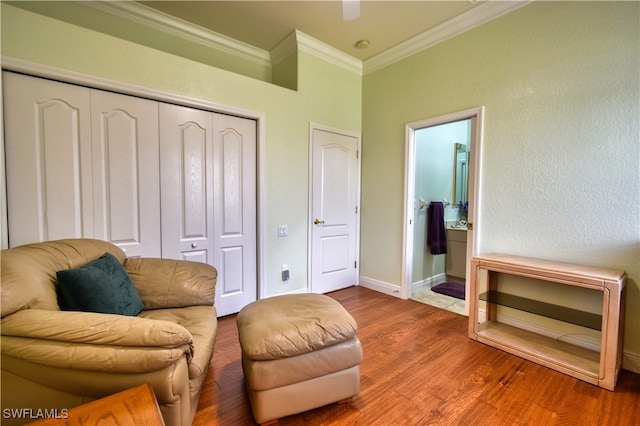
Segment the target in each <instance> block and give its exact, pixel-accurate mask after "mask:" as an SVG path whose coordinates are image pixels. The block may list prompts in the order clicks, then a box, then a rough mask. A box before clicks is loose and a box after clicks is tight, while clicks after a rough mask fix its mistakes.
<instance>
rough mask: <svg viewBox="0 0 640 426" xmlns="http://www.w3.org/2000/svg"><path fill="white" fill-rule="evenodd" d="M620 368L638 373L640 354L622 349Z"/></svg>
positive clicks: (639, 372) (639, 370)
mask: <svg viewBox="0 0 640 426" xmlns="http://www.w3.org/2000/svg"><path fill="white" fill-rule="evenodd" d="M622 368H623V369H624V370H628V371H633V372H634V373H638V374H640V354H634V353H631V352H625V351H622Z"/></svg>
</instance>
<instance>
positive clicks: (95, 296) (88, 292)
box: [56, 253, 143, 316]
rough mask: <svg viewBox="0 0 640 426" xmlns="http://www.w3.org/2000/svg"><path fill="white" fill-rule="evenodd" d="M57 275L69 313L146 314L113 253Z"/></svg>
mask: <svg viewBox="0 0 640 426" xmlns="http://www.w3.org/2000/svg"><path fill="white" fill-rule="evenodd" d="M56 275H57V277H58V291H59V292H60V296H62V300H63V302H64V304H63V309H65V310H70V311H84V312H100V313H103V314H119V315H130V316H136V315H138V314H139V313H140V312H142V309H143V305H142V301H141V300H140V295H138V292H137V290H136V288H135V287H134V286H133V282H132V281H131V278H130V277H129V274H128V273H127V271H126V270H125V269H124V267H123V266H122V265H121V264H120V262H119V261H118V259H116V257H115V256H113V255H112V254H111V253H105V254H103V255H102V256H100V257H99V258H98V259H96V260H92V261H91V262H89V263H87V264H86V265H84V266H82V267H80V268H75V269H66V270H62V271H58V272H57V273H56Z"/></svg>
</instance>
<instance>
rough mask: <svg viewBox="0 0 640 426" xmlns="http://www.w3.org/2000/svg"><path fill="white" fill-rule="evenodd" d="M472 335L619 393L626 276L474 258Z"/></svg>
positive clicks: (522, 260) (501, 258)
mask: <svg viewBox="0 0 640 426" xmlns="http://www.w3.org/2000/svg"><path fill="white" fill-rule="evenodd" d="M471 269H472V270H471V271H470V272H471V273H470V275H471V282H470V295H469V337H470V338H471V339H474V340H477V341H479V342H482V343H485V344H487V345H489V346H493V347H495V348H498V349H502V350H504V351H506V352H509V353H511V354H514V355H518V356H520V357H522V358H525V359H527V360H529V361H533V362H536V363H538V364H541V365H544V366H546V367H549V368H552V369H554V370H557V371H560V372H562V373H565V374H568V375H570V376H573V377H575V378H578V379H580V380H584V381H585V382H588V383H591V384H594V385H597V386H600V387H603V388H605V389H608V390H614V388H615V385H616V381H617V378H618V374H619V372H620V366H621V363H622V336H623V332H624V327H623V326H624V304H625V292H624V289H625V284H626V277H627V275H626V273H625V272H624V271H618V270H611V269H604V268H595V267H590V266H584V265H574V264H569V263H561V262H555V261H547V260H539V259H531V258H526V257H518V256H511V255H504V254H487V255H481V256H477V257H474V258H473V259H472V260H471Z"/></svg>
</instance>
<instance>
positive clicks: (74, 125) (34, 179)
mask: <svg viewBox="0 0 640 426" xmlns="http://www.w3.org/2000/svg"><path fill="white" fill-rule="evenodd" d="M3 87H4V95H3V96H4V115H5V154H6V173H7V213H8V229H9V247H15V246H17V245H21V244H26V243H32V242H38V241H46V240H54V239H60V238H83V237H85V238H86V237H93V236H94V231H93V197H92V175H91V130H90V114H89V110H90V95H89V89H86V88H82V87H78V86H74V85H69V84H64V83H57V82H52V81H49V80H44V79H37V78H32V77H27V76H23V75H19V74H14V73H10V72H4V73H3Z"/></svg>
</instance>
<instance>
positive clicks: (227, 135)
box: [213, 114, 258, 316]
mask: <svg viewBox="0 0 640 426" xmlns="http://www.w3.org/2000/svg"><path fill="white" fill-rule="evenodd" d="M256 150H257V147H256V122H255V121H254V120H250V119H245V118H240V117H233V116H230V115H224V114H213V152H214V153H213V156H214V158H216V159H217V160H216V161H214V162H213V165H214V169H213V181H214V197H213V198H214V200H215V202H214V209H213V218H214V230H215V235H214V245H215V247H214V265H215V266H216V267H217V268H218V284H217V285H216V309H217V310H218V315H220V316H222V315H228V314H231V313H235V312H238V311H239V310H240V309H242V307H244V306H245V305H247V304H248V303H250V302H253V301H254V300H256V298H257V282H258V277H257V243H256V235H257V225H256V224H257V204H256V203H257V201H256V200H257V192H256V169H257V168H256V162H257V152H256Z"/></svg>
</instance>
